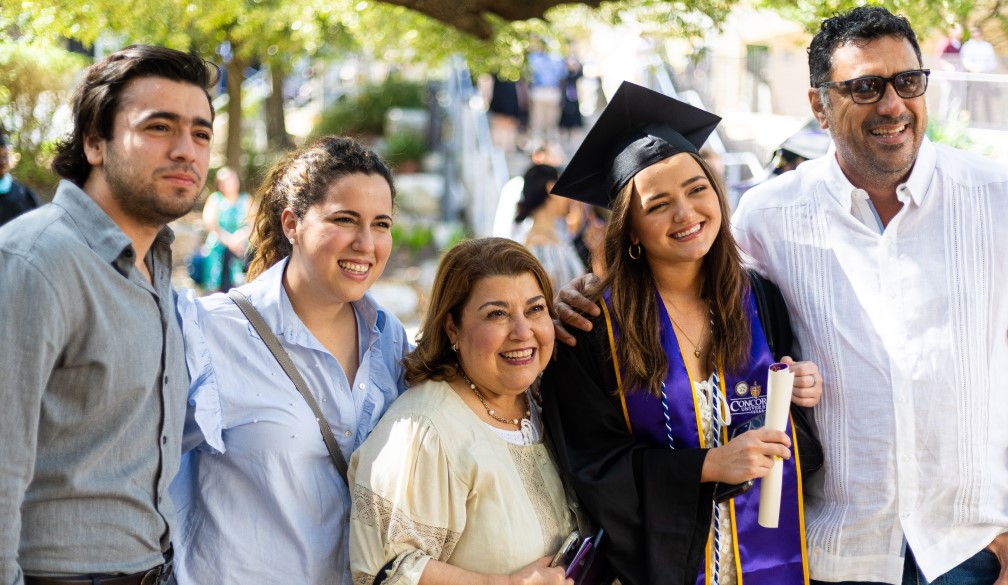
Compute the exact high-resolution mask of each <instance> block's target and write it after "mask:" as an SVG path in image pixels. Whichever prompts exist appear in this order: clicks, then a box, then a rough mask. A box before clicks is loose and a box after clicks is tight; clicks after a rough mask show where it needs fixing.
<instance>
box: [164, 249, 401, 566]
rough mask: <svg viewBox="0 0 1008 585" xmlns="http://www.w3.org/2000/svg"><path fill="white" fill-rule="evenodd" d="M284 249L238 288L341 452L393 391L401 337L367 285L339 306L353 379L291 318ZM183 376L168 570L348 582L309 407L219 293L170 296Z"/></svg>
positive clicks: (397, 384) (343, 543)
mask: <svg viewBox="0 0 1008 585" xmlns="http://www.w3.org/2000/svg"><path fill="white" fill-rule="evenodd" d="M286 263H287V262H286V260H285V261H283V262H280V263H278V264H277V265H275V266H273V267H272V268H270V269H269V270H267V271H266V272H264V273H263V274H261V275H260V276H259V277H258V278H256V279H255V280H254V281H252V282H251V283H249V284H246V285H245V286H242V287H241V288H240V289H239V290H241V291H242V292H243V293H245V295H246V296H247V297H248V298H249V300H250V301H251V302H252V304H253V305H254V306H255V307H256V309H257V310H258V311H259V312H260V313H261V314H262V316H263V319H265V321H266V323H267V325H269V327H270V329H271V330H272V331H273V332H274V333H276V334H277V337H278V338H279V340H280V343H281V345H283V347H284V349H285V350H287V352H288V353H289V354H290V356H291V359H292V360H293V361H294V364H295V366H296V367H297V369H298V371H299V372H300V373H301V375H302V376H303V377H304V379H305V381H306V383H307V385H308V387H309V389H310V390H311V392H312V394H313V396H314V397H315V400H316V402H318V405H319V407H320V408H321V409H322V412H323V414H324V415H325V417H326V419H327V421H328V423H329V425H330V426H331V427H332V429H333V433H334V434H335V436H336V440H337V442H338V443H339V447H340V449H342V451H343V454H344V456H345V457H346V458H347V460H349V459H350V455H351V454H352V452H353V450H354V449H356V448H357V447H358V446H359V445H360V444H361V443H362V442H363V441H364V439H365V438H366V437H367V436H368V434H369V433H370V432H371V429H373V428H374V426H375V424H377V422H378V419H379V418H380V417H381V415H382V414H383V413H384V412H385V410H386V409H387V408H388V406H389V405H390V404H391V403H392V401H393V400H394V399H395V398H396V397H397V396H398V395H399V394H400V393H401V391H402V390H403V389H404V388H405V386H404V382H403V369H402V357H403V354H404V353H405V352H407V351H409V349H410V347H409V345H410V344H409V340H408V338H407V336H406V331H405V329H404V328H403V326H402V324H401V323H400V322H399V320H398V319H396V317H395V316H393V315H392V314H390V313H388V312H387V311H386V310H385V309H383V308H382V307H380V306H379V305H378V304H377V303H376V302H375V301H374V300H373V299H372V298H371V297H370V296H369V295H365V297H364V298H363V299H361V300H360V301H357V302H355V303H353V308H354V311H355V312H356V315H357V335H358V340H359V347H360V351H361V355H360V367H359V369H358V370H357V375H356V377H355V378H354V380H353V384H348V382H347V378H346V375H345V374H344V373H343V369H342V368H341V367H340V365H339V363H338V362H337V361H336V358H334V357H333V355H332V354H331V353H329V351H328V350H326V349H325V348H324V347H323V346H322V344H321V343H319V341H318V340H317V339H316V338H315V336H314V335H312V333H311V332H310V331H308V329H307V328H306V327H305V326H304V324H303V323H302V322H301V320H300V319H299V318H298V316H297V314H296V313H295V312H294V309H293V307H292V306H291V303H290V300H289V299H288V298H287V294H286V292H285V291H284V288H283V286H282V283H281V278H282V276H283V271H284V268H285V266H286ZM178 308H179V316H180V320H181V322H182V331H183V334H184V336H185V342H186V362H187V365H188V367H189V372H190V375H191V378H192V385H191V387H190V390H189V414H188V416H187V420H186V432H185V436H184V439H183V451H187V453H186V454H185V455H184V457H183V463H182V469H181V470H180V472H179V475H178V477H177V478H176V479H175V482H174V483H173V484H172V489H171V493H172V497H173V498H174V499H175V503H176V506H177V507H178V514H179V524H180V527H179V530H178V531H177V533H176V535H175V539H174V544H175V551H176V577H177V578H178V581H179V583H180V584H182V585H184V584H187V583H220V584H228V583H234V584H236V585H238V584H241V585H247V584H248V583H284V584H287V583H306V584H321V583H339V584H345V585H350V583H351V580H350V572H349V558H348V554H349V550H348V549H349V544H348V536H347V519H348V517H349V514H350V494H349V491H348V489H347V486H346V484H345V483H344V482H343V479H342V478H341V477H340V475H339V472H338V471H337V469H336V466H335V464H334V463H333V462H332V460H331V459H330V456H329V452H328V451H327V450H326V446H325V443H324V441H323V440H322V435H321V433H320V432H319V428H318V423H317V422H316V421H315V416H314V415H313V414H312V411H311V408H310V407H309V406H308V404H307V403H306V402H305V401H304V398H302V396H301V395H300V394H299V393H298V391H297V389H296V388H295V387H294V383H293V382H291V381H290V379H289V378H288V377H287V375H286V374H285V373H284V371H283V369H281V367H280V365H279V364H278V363H277V361H276V359H275V358H274V357H273V355H272V354H271V353H270V352H269V349H268V348H267V347H266V345H265V343H263V341H262V339H260V338H259V336H258V335H257V334H256V333H255V330H254V329H253V328H252V326H251V325H250V324H249V322H248V321H247V320H246V319H245V317H244V315H243V314H242V313H241V311H240V310H239V309H238V307H237V305H235V304H234V303H233V302H232V301H231V299H229V298H228V297H227V296H226V295H224V294H215V295H211V296H209V297H203V298H196V297H195V295H194V293H193V292H192V291H186V293H185V294H183V295H182V296H181V297H180V299H179V306H178Z"/></svg>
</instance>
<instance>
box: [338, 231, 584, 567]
mask: <svg viewBox="0 0 1008 585" xmlns="http://www.w3.org/2000/svg"><path fill="white" fill-rule="evenodd" d="M553 314H554V313H553V289H552V287H551V285H550V282H549V277H548V276H547V275H546V273H545V272H544V271H543V268H542V266H540V265H539V263H538V262H537V261H536V259H535V257H534V256H532V255H531V254H530V253H529V252H528V250H526V249H525V248H523V247H522V246H521V245H519V244H517V243H516V242H514V241H511V240H508V239H505V238H483V239H475V240H467V241H464V242H462V243H460V244H458V245H457V246H455V247H454V248H452V249H451V250H449V251H448V252H447V253H446V254H445V256H444V258H443V259H442V260H441V264H440V266H438V271H437V276H436V277H435V279H434V288H433V290H432V291H431V296H430V305H429V307H428V308H427V311H426V312H425V316H424V321H423V324H422V325H421V329H420V334H419V336H418V339H419V341H418V343H417V347H416V349H415V350H414V351H413V352H412V353H411V354H409V355H408V356H407V358H406V361H405V368H406V380H407V383H408V384H409V386H410V388H409V390H407V391H406V392H405V393H404V394H403V396H402V397H401V398H400V399H399V400H397V401H396V403H395V404H393V405H392V408H391V409H389V411H388V413H386V415H385V416H384V417H383V418H382V420H381V421H380V422H379V423H378V426H377V427H376V428H375V430H374V432H373V433H372V434H371V437H370V438H368V440H367V441H365V442H364V445H363V446H361V448H360V449H358V451H357V452H356V453H354V456H353V459H352V460H351V462H350V483H351V484H352V485H353V514H352V516H351V519H350V524H351V539H350V547H351V554H350V562H351V569H352V571H353V576H354V582H355V583H388V584H392V583H395V584H403V585H405V584H417V583H424V584H430V585H438V584H452V583H491V582H500V583H504V582H512V583H525V584H528V585H538V584H558V585H559V584H562V583H566V584H568V585H573V580H570V579H565V578H564V567H550V566H549V563H550V558H551V556H552V555H553V553H555V552H556V551H557V550H558V549H559V547H560V545H561V543H562V541H563V539H564V537H565V536H567V534H568V533H570V532H571V530H572V529H573V528H574V526H575V519H574V515H573V514H572V511H571V509H570V507H569V501H568V499H567V495H566V492H565V490H564V486H563V483H562V482H561V480H560V474H559V472H558V470H557V467H556V463H555V462H554V460H553V457H552V456H551V455H550V452H549V451H548V450H547V448H546V446H545V444H544V442H543V436H544V429H543V423H542V418H541V416H540V413H539V407H538V406H537V405H536V404H535V402H533V400H532V399H531V397H530V396H529V386H531V385H532V384H533V383H534V382H535V381H536V380H537V379H538V377H539V374H540V373H541V372H542V370H543V368H545V367H546V364H547V363H548V362H549V360H550V358H551V357H552V355H553V322H552V320H551V316H552V315H553ZM586 534H587V532H586ZM506 576H510V578H509V579H505V578H506ZM494 579H496V580H494Z"/></svg>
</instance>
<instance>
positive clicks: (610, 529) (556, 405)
mask: <svg viewBox="0 0 1008 585" xmlns="http://www.w3.org/2000/svg"><path fill="white" fill-rule="evenodd" d="M749 277H750V282H751V283H752V291H753V293H754V294H755V296H756V301H757V312H758V314H759V315H760V322H761V325H762V326H763V332H764V334H765V335H766V338H767V340H768V342H769V343H770V348H771V351H772V353H773V354H774V356H775V357H776V358H777V359H780V356H783V355H793V356H794V357H795V359H798V358H797V356H796V355H795V354H793V352H792V350H793V347H792V346H793V338H792V334H791V324H790V320H789V318H788V313H787V307H786V305H785V304H784V299H783V297H782V296H781V294H780V291H779V290H778V288H777V287H776V286H775V285H774V284H773V283H770V282H769V281H766V280H764V279H763V278H762V277H760V276H759V275H757V274H756V273H755V272H750V273H749ZM592 325H593V327H592V330H591V332H584V331H578V330H572V332H573V333H574V337H575V338H577V345H576V346H575V347H570V346H568V345H566V344H563V343H559V342H558V343H557V357H556V359H555V360H554V361H552V362H551V363H550V365H549V366H548V367H547V368H546V372H545V373H544V374H543V379H542V399H543V417H544V422H545V425H546V428H547V429H549V432H550V435H551V437H552V440H553V442H554V444H555V450H556V455H557V463H558V464H559V465H560V466H561V467H563V468H564V469H565V470H566V471H567V474H568V479H569V481H570V482H571V483H573V484H574V489H575V491H576V492H577V495H578V497H579V498H580V499H581V501H582V503H583V504H584V507H585V509H586V510H587V512H588V514H589V515H590V516H591V518H592V520H593V521H595V522H596V523H597V524H600V525H601V526H602V527H603V528H605V530H606V532H607V533H608V534H609V550H608V555H607V556H608V559H609V562H610V565H611V566H612V568H613V570H614V571H615V573H616V575H617V577H619V579H620V583H621V584H622V585H646V584H654V585H666V584H668V585H679V584H682V585H695V583H696V579H697V574H698V572H699V570H700V565H701V563H702V562H703V560H704V553H705V549H706V544H707V538H708V536H709V534H710V527H711V516H712V510H711V508H712V503H713V500H714V488H715V485H716V484H715V482H707V483H701V482H700V473H701V471H702V468H703V461H704V457H706V455H707V449H675V450H673V449H669V448H668V447H666V446H659V447H652V446H648V445H644V444H639V443H637V442H636V441H635V440H634V438H633V436H632V435H631V434H630V433H629V432H628V431H627V428H626V422H625V419H624V418H623V407H622V405H621V403H620V399H619V395H618V394H617V391H616V373H615V371H614V370H613V364H612V357H611V353H610V350H609V335H608V332H607V330H606V324H605V318H604V317H602V316H599V317H597V318H595V319H594V320H592ZM794 412H795V409H794V408H792V413H794ZM806 424H807V423H806ZM803 442H805V441H803ZM811 443H812V441H808V444H809V446H811ZM816 448H817V449H818V455H817V457H816V459H817V460H818V461H820V462H821V461H822V448H821V446H817V447H816ZM803 453H804V451H803ZM805 459H806V457H805V456H804V455H803V456H802V460H803V461H804V460H805ZM808 460H809V461H810V462H811V461H812V460H813V457H812V456H811V455H809V456H808ZM820 464H821V463H820Z"/></svg>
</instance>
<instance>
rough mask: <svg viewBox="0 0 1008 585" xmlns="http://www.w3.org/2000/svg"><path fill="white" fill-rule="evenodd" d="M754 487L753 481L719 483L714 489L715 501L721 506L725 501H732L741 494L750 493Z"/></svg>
mask: <svg viewBox="0 0 1008 585" xmlns="http://www.w3.org/2000/svg"><path fill="white" fill-rule="evenodd" d="M752 486H753V480H751V479H750V480H749V481H744V482H742V483H720V482H719V483H718V484H717V486H716V487H715V488H714V501H715V502H717V503H718V504H720V503H721V502H724V501H725V500H730V499H732V498H734V497H735V496H737V495H739V494H743V493H745V492H747V491H749V488H751V487H752Z"/></svg>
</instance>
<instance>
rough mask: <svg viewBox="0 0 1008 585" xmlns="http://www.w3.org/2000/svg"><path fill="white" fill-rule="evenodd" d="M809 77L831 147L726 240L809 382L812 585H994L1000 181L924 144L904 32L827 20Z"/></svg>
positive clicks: (1005, 490)
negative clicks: (814, 443)
mask: <svg viewBox="0 0 1008 585" xmlns="http://www.w3.org/2000/svg"><path fill="white" fill-rule="evenodd" d="M809 69H810V76H811V85H812V87H811V89H809V92H808V95H809V101H810V103H811V106H812V111H813V112H814V114H815V116H816V118H817V119H818V121H819V124H820V126H822V128H824V129H828V130H829V131H830V133H831V135H832V137H833V143H834V146H833V147H832V148H831V149H830V151H829V152H828V154H827V155H826V156H824V157H821V158H819V159H815V160H812V161H809V162H807V163H805V164H803V165H802V166H801V167H799V168H798V169H797V170H796V171H795V172H792V173H786V174H784V175H782V176H780V177H778V178H776V179H774V180H771V181H769V182H766V183H763V184H762V185H759V186H757V187H755V188H753V189H752V190H751V191H750V192H748V193H747V194H746V195H745V196H744V197H742V200H741V203H740V206H739V209H738V210H737V212H736V213H735V216H734V225H735V232H736V237H737V238H738V241H739V244H740V245H741V246H742V248H744V249H745V250H746V251H747V252H749V254H750V255H751V256H752V260H753V264H754V267H755V268H756V269H757V270H758V271H759V272H761V273H762V274H763V275H764V276H766V277H768V278H769V279H770V280H771V281H773V282H775V283H776V284H777V285H779V286H780V288H781V291H782V292H783V293H784V297H785V299H786V300H787V301H788V304H789V307H790V309H791V322H792V325H793V326H794V329H795V337H796V340H797V341H798V342H799V343H800V345H801V347H802V349H803V353H802V355H803V357H804V359H809V360H812V361H814V362H816V363H818V364H820V367H821V368H822V377H823V380H824V390H823V398H822V402H821V403H820V405H819V406H817V407H816V409H815V413H814V416H815V421H816V423H817V427H818V430H819V434H820V438H821V439H822V442H823V447H824V451H825V454H826V464H825V467H824V470H823V473H820V474H819V475H818V476H816V477H815V478H814V479H813V480H812V481H811V482H810V485H806V486H805V495H806V502H805V519H806V528H807V537H808V554H809V566H810V575H811V578H812V583H819V582H823V583H857V584H868V583H871V584H875V583H888V584H911V583H912V584H915V585H916V584H919V583H925V584H926V583H930V584H933V585H958V584H978V585H979V584H983V585H990V584H991V583H997V585H1008V392H1006V389H1008V383H1006V376H1008V294H1006V292H1005V291H1006V290H1008V269H1006V266H1008V264H1006V260H1005V258H1006V257H1008V230H1004V229H1002V227H1001V224H1002V222H1003V220H1004V218H1006V217H1008V169H1006V168H1005V167H1004V166H1001V165H998V164H996V163H995V162H993V161H990V160H986V159H983V158H981V157H978V156H975V155H972V154H968V153H966V152H962V151H959V150H956V149H953V148H950V147H947V146H943V145H936V144H932V143H931V142H930V141H929V140H928V139H927V138H926V137H925V128H926V126H927V104H926V102H925V97H924V93H925V91H926V90H927V82H928V73H929V71H928V70H927V69H924V68H923V62H922V61H921V51H920V47H919V46H918V44H917V39H916V36H915V34H914V32H913V29H912V28H911V27H910V24H909V22H908V21H907V20H906V19H905V18H903V17H897V16H894V15H893V14H891V13H889V12H888V11H886V10H885V9H883V8H880V7H875V6H863V7H859V8H855V9H853V10H851V11H849V12H847V13H844V14H838V15H835V16H833V17H831V18H828V19H826V20H825V21H824V22H823V23H822V25H821V28H820V30H819V32H818V33H817V34H816V35H815V38H813V40H812V43H811V46H810V47H809Z"/></svg>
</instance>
